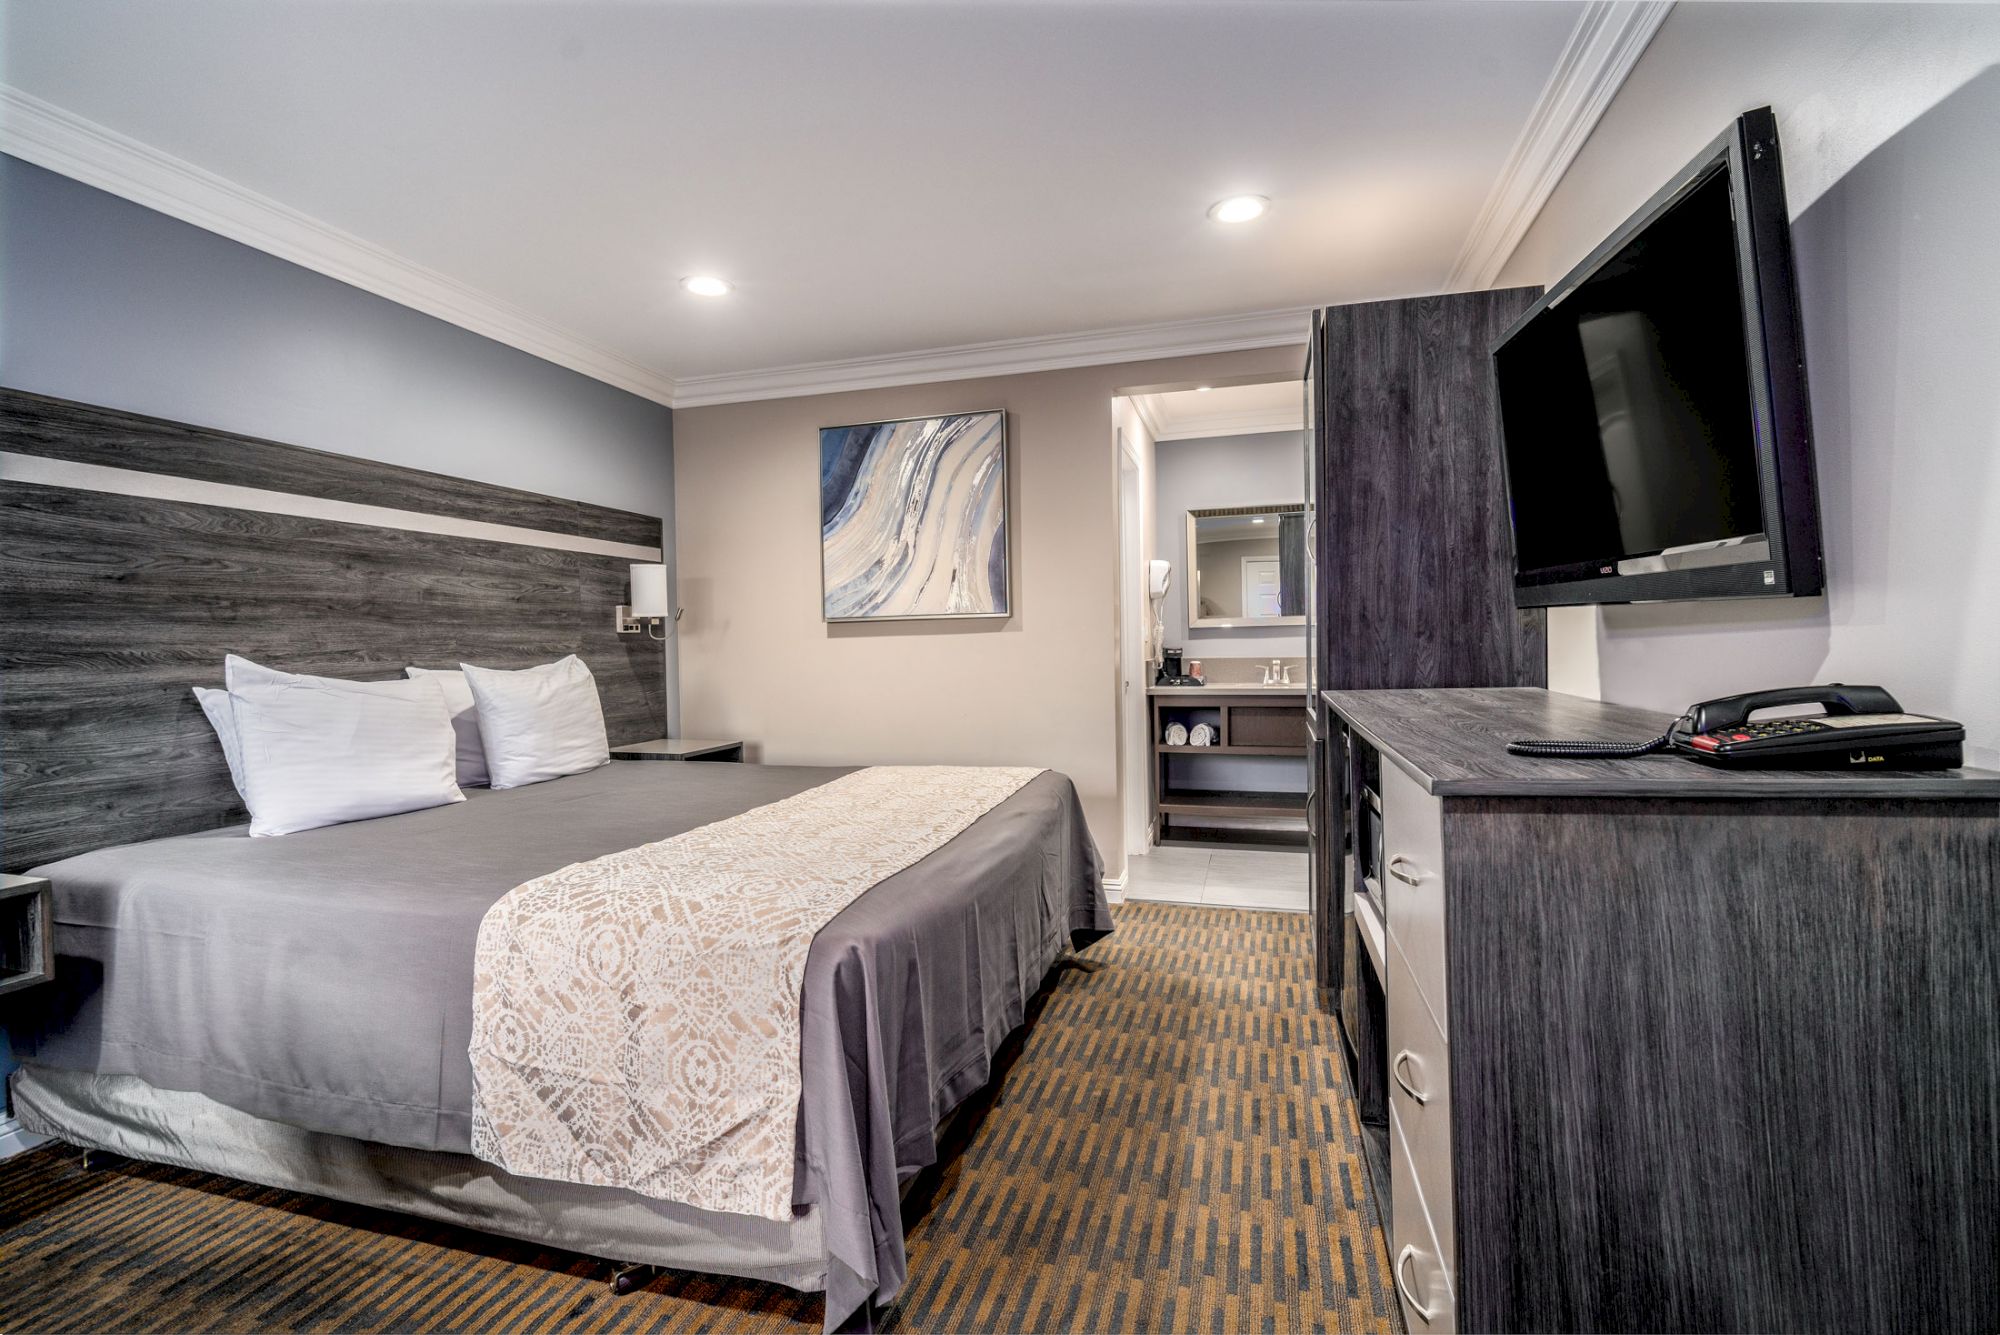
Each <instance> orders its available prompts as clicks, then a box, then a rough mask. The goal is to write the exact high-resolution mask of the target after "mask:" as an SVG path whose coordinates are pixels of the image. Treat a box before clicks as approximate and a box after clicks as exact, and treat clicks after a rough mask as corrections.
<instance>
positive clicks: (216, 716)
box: [194, 686, 243, 797]
mask: <svg viewBox="0 0 2000 1335" xmlns="http://www.w3.org/2000/svg"><path fill="white" fill-rule="evenodd" d="M194 698H195V700H196V701H197V702H198V703H199V704H200V705H201V712H202V716H203V717H204V718H206V719H207V720H208V726H209V727H211V728H213V729H215V740H216V741H218V742H221V743H222V758H223V759H224V760H226V761H228V762H229V781H230V782H231V783H233V784H235V785H236V795H237V796H238V797H242V796H243V755H242V752H241V750H240V748H238V747H237V745H236V711H235V710H234V709H232V708H231V707H230V704H229V692H228V691H218V690H216V689H215V688H214V687H213V686H197V687H195V688H194Z"/></svg>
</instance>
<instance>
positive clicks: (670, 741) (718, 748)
mask: <svg viewBox="0 0 2000 1335" xmlns="http://www.w3.org/2000/svg"><path fill="white" fill-rule="evenodd" d="M611 758H612V759H613V760H735V761H741V760H742V759H743V743H741V742H703V741H697V740H695V739H694V738H691V737H660V738H657V739H655V740H653V741H650V742H633V743H632V744H631V745H630V746H614V747H612V748H611Z"/></svg>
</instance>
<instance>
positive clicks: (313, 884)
mask: <svg viewBox="0 0 2000 1335" xmlns="http://www.w3.org/2000/svg"><path fill="white" fill-rule="evenodd" d="M845 772H847V771H845V770H835V769H823V768H805V767H784V766H763V765H732V764H669V765H661V764H636V763H618V762H614V763H612V764H610V765H606V766H603V767H601V768H599V769H596V770H593V771H591V772H589V773H586V774H580V775H574V776H571V777H569V778H564V779H557V780H552V781H550V782H548V783H542V784H535V785H532V786H530V787H526V788H517V789H510V790H507V791H505V792H490V791H484V790H473V791H471V792H469V793H468V797H469V799H470V800H468V801H466V802H464V803H459V804H454V805H451V806H445V807H435V808H431V809H429V810H426V811H416V812H409V813H406V814H403V815H398V816H389V817H383V818H380V819H376V820H370V821H361V822H356V823H353V824H350V825H339V826H331V827H328V828H325V829H320V830H311V831H306V832H304V833H300V834H294V835H288V836H285V837H283V838H278V839H251V838H249V837H248V835H247V833H246V832H245V830H244V828H243V827H234V828H230V829H224V830H213V831H206V832H203V833H201V834H194V835H185V836H181V837H178V838H172V839H162V840H155V841H152V842H149V843H144V844H132V845H125V846H122V847H115V848H107V849H102V850H99V851H96V852H92V853H86V854H83V855H81V856H79V857H74V858H68V859H65V860H63V861H61V862H56V863H51V864H49V865H48V866H45V867H41V868H38V869H36V874H38V875H43V876H47V877H48V878H49V879H50V881H51V882H52V884H53V886H54V893H55V901H56V920H57V932H56V947H57V952H58V955H59V956H61V957H63V958H62V959H61V960H60V962H59V965H58V970H57V973H58V978H57V981H56V982H55V983H53V984H51V985H50V986H49V987H47V988H45V989H43V993H44V996H43V997H42V998H40V1000H42V1001H44V1002H45V1006H38V1007H36V1008H35V1011H36V1014H34V1015H30V1016H23V1017H22V1021H23V1023H22V1025H21V1027H20V1029H17V1030H16V1033H15V1047H16V1051H17V1055H19V1056H21V1057H22V1058H23V1059H24V1060H25V1061H27V1062H29V1063H32V1064H35V1065H40V1066H46V1067H51V1068H56V1069H62V1070H70V1071H81V1072H87V1073H91V1074H95V1075H129V1076H135V1077H137V1078H139V1079H140V1080H142V1081H144V1082H145V1083H146V1084H148V1085H150V1086H153V1087H155V1088H157V1089H162V1090H185V1091H192V1092H196V1093H199V1094H202V1095H205V1096H206V1097H207V1098H209V1099H212V1100H214V1101H215V1102H217V1103H219V1104H222V1105H224V1106H227V1107H230V1108H234V1109H237V1110H239V1111H241V1112H244V1113H248V1114H250V1115H251V1116H253V1117H257V1118H262V1119H266V1120H269V1121H274V1122H280V1123H284V1124H287V1125H290V1126H293V1127H297V1128H301V1129H303V1130H306V1131H310V1132H317V1133H323V1134H327V1135H333V1136H340V1137H345V1138H348V1139H353V1140H359V1141H367V1142H373V1143H378V1144H382V1145H388V1146H396V1147H404V1148H410V1149H419V1150H432V1151H444V1152H448V1153H454V1154H462V1153H464V1152H466V1151H467V1150H468V1149H469V1147H470V1130H471V1098H472V1072H471V1065H470V1062H469V1060H468V1058H467V1056H466V1047H467V1043H468V1040H469V1037H470V1032H471V1020H472V961H473V950H474V945H475V942H476V940H477V936H478V930H479V924H480V920H481V919H482V918H483V917H484V915H485V912H486V910H487V908H488V907H489V906H490V905H491V904H492V903H493V902H494V901H495V900H497V899H498V898H499V897H500V896H502V895H504V894H506V893H507V892H508V891H509V890H511V889H513V888H514V887H515V886H517V885H519V884H521V883H522V882H524V881H527V880H530V879H532V878H534V877H536V876H540V875H543V874H545V873H547V872H551V871H554V870H556V869H558V868H560V867H563V866H567V865H568V864H570V863H573V862H577V861H581V860H584V859H587V858H592V857H597V856H600V855H602V854H605V853H610V852H614V851H617V850H619V849H623V848H630V847H632V846H634V845H637V844H641V843H645V842H648V841H651V840H657V839H664V838H668V837H670V836H672V835H675V834H678V833H681V832H683V831H685V830H689V829H694V828H696V827H698V826H701V825H705V824H708V823H710V822H712V821H716V820H720V819H723V818H726V817H728V816H733V815H736V814H738V813H740V812H743V811H747V810H749V809H751V808H753V807H757V806H761V805H764V804H765V803H768V802H773V801H776V800H778V799H780V798H783V797H788V796H791V795H792V794H794V793H798V792H801V791H804V790H805V789H808V788H811V787H814V786H816V785H818V784H821V783H824V782H826V781H828V780H829V779H832V778H834V777H835V776H837V775H839V774H841V773H845ZM1110 926H1111V920H1110V912H1109V908H1108V906H1107V905H1106V903H1105V900H1104V895H1103V890H1102V876H1101V866H1100V863H1099V860H1098V856H1097V852H1096V849H1095V847H1094V845H1093V844H1092V843H1091V840H1090V837H1089V834H1088V831H1087V829H1086V827H1085V825H1084V820H1083V813H1082V809H1081V806H1080V804H1079V802H1078V800H1077V796H1076V792H1075V789H1074V787H1073V785H1071V783H1070V782H1069V780H1068V779H1066V778H1064V777H1063V776H1062V775H1060V774H1055V773H1044V774H1042V775H1041V776H1039V777H1038V778H1036V779H1034V780H1033V781H1031V782H1030V783H1029V784H1027V785H1026V786H1025V787H1023V788H1022V789H1021V790H1020V791H1018V792H1016V793H1015V794H1014V795H1013V796H1011V797H1009V798H1008V799H1007V800H1006V801H1005V802H1003V803H1001V804H1000V805H999V806H997V807H995V808H994V809H993V810H991V811H989V812H987V813H986V814H985V815H984V816H982V817H981V818H980V819H979V820H978V821H976V822H975V823H974V824H973V825H972V826H971V827H969V828H968V829H967V830H966V831H965V832H964V833H963V834H961V835H959V836H958V837H957V838H955V839H954V840H952V841H951V842H950V843H949V844H947V845H945V846H944V847H943V848H941V849H939V850H938V851H937V852H935V853H933V854H931V855H930V856H929V857H927V858H925V859H924V860H922V861H921V862H919V863H917V864H916V865H915V866H912V867H910V868H908V869H906V870H904V871H902V872H899V873H897V874H896V875H894V876H892V877H890V878H888V879H887V880H885V881H883V882H881V883H880V884H879V885H877V886H875V887H874V888H873V889H871V890H869V891H868V892H867V893H865V894H863V895H862V896H861V897H860V898H859V899H857V900H855V901H854V903H852V904H851V905H849V906H848V907H847V908H846V909H844V910H843V911H842V912H841V913H840V914H839V916H837V917H836V918H834V919H833V921H832V922H830V923H829V924H828V925H827V926H826V927H825V928H824V929H822V930H821V932H820V933H819V935H818V936H817V937H816V938H815V939H814V942H813V946H812V950H811V953H810V954H809V955H808V957H807V964H806V972H805V980H804V986H803V998H802V1000H803V1008H802V1017H801V1018H802V1032H801V1042H800V1062H801V1068H802V1072H801V1073H802V1077H803V1083H804V1091H803V1095H802V1098H801V1100H800V1114H799V1115H800V1126H799V1136H798V1145H797V1163H798V1171H797V1173H796V1177H795V1182H796V1185H795V1188H794V1194H795V1197H796V1204H797V1205H798V1206H799V1207H800V1209H801V1210H802V1211H803V1210H806V1209H808V1208H811V1209H813V1210H814V1211H815V1212H817V1213H818V1214H819V1215H820V1220H819V1223H820V1229H821V1232H822V1234H823V1236H824V1239H825V1246H826V1253H827V1266H826V1276H825V1285H826V1290H827V1319H828V1323H829V1325H830V1326H831V1325H832V1324H834V1323H835V1322H837V1321H839V1320H840V1319H842V1318H843V1317H844V1316H845V1315H846V1314H847V1313H848V1312H851V1311H852V1310H854V1309H855V1308H856V1307H859V1306H860V1305H861V1304H862V1303H864V1302H866V1301H868V1300H870V1299H873V1300H875V1301H878V1302H887V1301H889V1300H891V1299H892V1298H893V1297H894V1294H895V1293H896V1292H897V1290H898V1289H899V1288H900V1286H901V1282H902V1279H903V1276H904V1259H903V1245H902V1230H901V1223H900V1215H899V1211H898V1210H897V1208H896V1198H897V1186H898V1183H899V1181H900V1180H901V1179H902V1178H903V1177H906V1176H908V1175H909V1174H911V1173H914V1172H915V1171H917V1170H918V1169H920V1168H922V1167H924V1166H925V1165H927V1164H928V1163H930V1162H932V1160H933V1159H934V1158H935V1154H936V1144H935V1136H934V1128H935V1126H936V1123H937V1121H938V1119H939V1118H940V1117H942V1116H943V1115H944V1114H945V1113H947V1112H948V1111H949V1110H950V1109H951V1108H952V1107H953V1106H955V1105H956V1103H957V1102H959V1101H960V1100H961V1099H963V1098H964V1097H965V1096H966V1095H967V1094H969V1093H971V1092H972V1091H974V1090H976V1089H978V1088H979V1087H980V1086H981V1085H983V1084H984V1083H985V1080H986V1078H987V1075H988V1072H989V1070H990V1061H991V1057H992V1055H993V1053H994V1052H995V1051H997V1049H998V1048H999V1046H1000V1044H1001V1042H1002V1040H1004V1039H1005V1037H1006V1036H1007V1034H1008V1033H1010V1032H1011V1031H1012V1030H1013V1029H1015V1028H1016V1027H1018V1026H1019V1024H1020V1023H1021V1021H1022V1018H1023V1016H1024V1014H1025V1009H1026V1005H1027V1002H1028V999H1029V998H1030V997H1031V996H1032V995H1033V994H1034V992H1035V990H1036V989H1037V988H1038V987H1039V986H1040V984H1041V981H1042V978H1043V977H1044V975H1045V974H1046V973H1047V971H1048V969H1049V968H1050V967H1051V965H1052V964H1053V963H1054V961H1055V960H1056V958H1057V957H1058V956H1059V955H1060V954H1061V952H1062V950H1063V949H1064V947H1065V946H1067V945H1071V944H1077V945H1081V944H1085V943H1087V942H1088V941H1090V940H1093V939H1095V938H1096V937H1097V936H1099V935H1102V934H1103V933H1105V932H1107V931H1109V930H1110ZM37 1019H39V1020H41V1021H42V1023H41V1024H40V1025H39V1026H35V1025H34V1024H33V1022H34V1021H35V1020H37ZM21 1029H25V1030H26V1031H27V1032H21Z"/></svg>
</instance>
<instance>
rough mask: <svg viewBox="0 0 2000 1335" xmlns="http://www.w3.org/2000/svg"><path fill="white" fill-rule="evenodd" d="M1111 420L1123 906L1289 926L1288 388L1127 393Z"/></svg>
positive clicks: (1292, 849)
mask: <svg viewBox="0 0 2000 1335" xmlns="http://www.w3.org/2000/svg"><path fill="white" fill-rule="evenodd" d="M1112 419H1113V424H1114V435H1115V445H1116V449H1117V460H1118V464H1117V466H1118V538H1119V541H1118V552H1119V572H1118V590H1119V616H1118V634H1119V646H1118V653H1119V677H1118V680H1119V693H1118V700H1117V708H1118V711H1119V727H1118V735H1119V791H1120V809H1121V814H1122V822H1123V825H1124V834H1125V847H1126V848H1127V850H1128V851H1129V854H1130V856H1129V857H1128V860H1127V865H1126V868H1125V873H1124V889H1125V893H1126V894H1128V895H1130V896H1132V897H1134V898H1163V899H1172V900H1178V901H1181V902H1190V903H1218V904H1234V905H1237V906H1239V907H1260V908H1296V909H1300V910H1303V909H1304V907H1305V904H1306V890H1305V886H1306V865H1305V855H1304V853H1303V852H1302V851H1301V850H1302V848H1303V845H1304V842H1305V792H1306V755H1305V698H1306V697H1305V652H1306V649H1305V630H1306V627H1305V618H1304V616H1303V615H1302V614H1303V611H1304V606H1303V599H1304V597H1305V592H1304V584H1303V580H1304V573H1305V570H1304V560H1303V558H1304V550H1303V544H1304V527H1305V525H1304V521H1303V512H1304V508H1305V506H1304V502H1305V499H1306V476H1305V457H1306V450H1305V435H1304V411H1303V394H1302V392H1301V388H1300V385H1299V382H1298V381H1297V380H1293V379H1285V380H1278V381H1262V382H1253V383H1242V384H1217V385H1212V386H1202V385H1169V386H1162V387H1156V388H1150V389H1145V390H1133V391H1128V392H1126V393H1123V394H1120V395H1119V396H1117V397H1116V398H1115V399H1114V400H1113V410H1112ZM1287 542H1289V543H1290V544H1291V545H1292V547H1294V548H1297V549H1298V550H1296V551H1288V550H1286V547H1285V544H1286V543H1287Z"/></svg>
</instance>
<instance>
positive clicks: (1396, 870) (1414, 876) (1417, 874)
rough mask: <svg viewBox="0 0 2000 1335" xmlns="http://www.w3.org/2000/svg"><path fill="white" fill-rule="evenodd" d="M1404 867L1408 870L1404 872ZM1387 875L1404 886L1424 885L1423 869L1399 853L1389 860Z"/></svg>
mask: <svg viewBox="0 0 2000 1335" xmlns="http://www.w3.org/2000/svg"><path fill="white" fill-rule="evenodd" d="M1406 867H1407V868H1409V870H1407V871H1405V870H1404V868H1406ZM1389 874H1390V875H1391V876H1393V877H1395V878H1396V879H1397V880H1399V881H1401V882H1402V883H1403V884H1404V885H1422V884H1423V883H1424V872H1423V868H1421V867H1419V866H1417V864H1416V863H1414V862H1412V861H1410V859H1408V858H1406V857H1404V856H1403V855H1402V854H1401V853H1398V854H1396V856H1395V857H1393V858H1390V859H1389Z"/></svg>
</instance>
